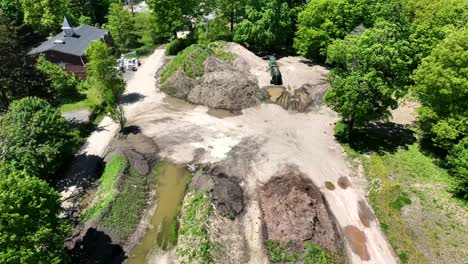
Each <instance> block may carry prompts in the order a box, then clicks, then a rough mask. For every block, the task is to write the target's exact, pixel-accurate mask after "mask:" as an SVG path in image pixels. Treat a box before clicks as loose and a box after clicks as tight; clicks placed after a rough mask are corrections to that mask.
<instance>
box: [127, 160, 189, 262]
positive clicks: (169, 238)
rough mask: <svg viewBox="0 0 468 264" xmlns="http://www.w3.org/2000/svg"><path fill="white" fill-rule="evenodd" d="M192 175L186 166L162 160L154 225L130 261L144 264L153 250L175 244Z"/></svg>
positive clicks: (158, 173) (157, 167) (157, 175)
mask: <svg viewBox="0 0 468 264" xmlns="http://www.w3.org/2000/svg"><path fill="white" fill-rule="evenodd" d="M190 176H191V174H190V172H189V171H187V170H186V169H185V168H183V167H181V166H177V165H175V164H173V163H170V162H167V161H161V162H160V163H159V164H158V165H157V166H156V168H155V169H154V170H153V177H155V178H156V180H155V181H156V183H157V186H156V195H157V206H156V210H155V212H154V214H153V216H152V218H151V227H150V228H149V229H148V230H147V231H146V233H145V235H144V236H143V238H142V239H141V240H140V242H139V243H138V244H137V245H135V247H134V248H133V249H132V251H131V252H130V254H129V258H128V262H127V263H128V264H144V263H146V262H147V260H146V258H147V256H148V255H149V253H150V252H151V251H152V250H153V249H155V248H161V249H163V250H166V249H169V248H170V247H171V246H173V245H174V243H175V241H176V238H177V216H178V214H179V211H180V207H181V206H182V202H183V200H184V196H185V191H186V187H187V184H188V183H189V181H190Z"/></svg>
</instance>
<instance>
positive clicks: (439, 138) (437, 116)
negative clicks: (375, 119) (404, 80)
mask: <svg viewBox="0 0 468 264" xmlns="http://www.w3.org/2000/svg"><path fill="white" fill-rule="evenodd" d="M414 81H415V86H414V89H415V92H416V94H417V96H418V98H419V100H420V101H421V103H422V105H423V106H422V107H421V108H420V110H419V114H420V115H419V122H420V125H421V128H422V131H423V133H424V136H425V137H426V138H428V139H430V140H431V141H432V142H433V144H435V145H436V146H438V147H440V148H442V149H444V150H445V151H448V150H450V148H451V147H452V146H453V145H454V144H457V143H458V142H459V141H460V140H461V139H462V138H464V137H467V136H468V28H466V27H465V28H464V29H461V30H457V31H454V32H453V33H452V34H450V35H449V36H448V37H447V38H446V39H445V40H444V41H442V42H441V43H440V44H439V45H437V47H436V48H434V49H433V50H432V52H431V55H429V56H428V57H427V58H425V59H423V60H422V63H421V65H420V66H419V67H418V69H417V70H416V71H415V73H414Z"/></svg>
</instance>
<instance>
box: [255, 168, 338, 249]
mask: <svg viewBox="0 0 468 264" xmlns="http://www.w3.org/2000/svg"><path fill="white" fill-rule="evenodd" d="M259 200H260V207H261V210H262V213H263V220H264V223H265V238H266V240H277V241H280V243H282V244H286V243H288V242H290V241H291V242H292V243H293V246H292V247H293V248H294V249H295V250H301V249H302V246H303V244H304V243H305V242H309V243H313V244H317V245H319V246H320V247H322V248H324V249H327V250H328V251H330V252H338V250H339V248H340V245H339V237H338V233H337V231H336V225H335V223H334V220H333V218H332V216H330V214H329V212H328V211H327V208H326V205H325V201H324V199H323V197H322V194H321V192H320V190H319V189H318V188H317V187H316V186H315V185H314V184H313V183H312V181H311V180H309V179H306V178H305V177H304V175H302V174H301V173H300V172H297V171H294V170H291V171H290V172H288V173H286V174H284V175H282V176H279V177H275V178H273V179H271V180H270V181H269V182H268V183H266V184H265V185H264V186H263V187H262V188H261V190H260V195H259Z"/></svg>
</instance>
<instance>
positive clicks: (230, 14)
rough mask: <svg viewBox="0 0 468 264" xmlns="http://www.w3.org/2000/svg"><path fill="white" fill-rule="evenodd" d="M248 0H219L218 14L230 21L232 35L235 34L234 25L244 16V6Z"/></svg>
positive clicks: (217, 3)
mask: <svg viewBox="0 0 468 264" xmlns="http://www.w3.org/2000/svg"><path fill="white" fill-rule="evenodd" d="M246 2H247V0H217V1H216V3H215V4H216V8H215V10H216V12H217V13H219V14H221V16H222V17H223V18H225V19H227V20H228V21H229V28H230V31H231V33H233V32H234V24H235V23H237V21H239V20H240V19H241V17H242V16H243V15H244V6H245V4H246Z"/></svg>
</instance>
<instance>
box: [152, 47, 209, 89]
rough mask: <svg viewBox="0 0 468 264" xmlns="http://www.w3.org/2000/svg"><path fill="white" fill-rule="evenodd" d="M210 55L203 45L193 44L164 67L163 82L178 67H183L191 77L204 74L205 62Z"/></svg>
mask: <svg viewBox="0 0 468 264" xmlns="http://www.w3.org/2000/svg"><path fill="white" fill-rule="evenodd" d="M209 56H210V53H209V52H208V51H207V50H206V49H205V48H204V47H202V46H201V45H197V44H195V45H191V46H190V47H188V48H186V49H185V50H183V51H182V52H180V53H179V54H178V55H177V56H176V57H175V58H174V60H172V61H171V62H170V63H169V64H167V65H166V67H164V70H163V71H162V73H161V82H165V81H166V80H168V79H169V78H170V77H171V76H172V75H173V74H174V73H175V72H176V71H177V70H178V69H182V70H183V71H184V72H185V74H187V76H188V77H190V78H196V77H200V76H202V75H203V62H205V60H206V59H207V58H208V57H209Z"/></svg>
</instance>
